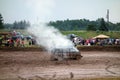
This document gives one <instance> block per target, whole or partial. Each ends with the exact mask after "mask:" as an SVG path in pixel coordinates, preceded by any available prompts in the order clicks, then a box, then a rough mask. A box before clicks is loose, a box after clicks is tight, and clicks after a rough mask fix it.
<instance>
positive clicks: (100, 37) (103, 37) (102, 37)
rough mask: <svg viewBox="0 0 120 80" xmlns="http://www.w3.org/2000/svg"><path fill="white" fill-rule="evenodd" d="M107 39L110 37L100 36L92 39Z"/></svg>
mask: <svg viewBox="0 0 120 80" xmlns="http://www.w3.org/2000/svg"><path fill="white" fill-rule="evenodd" d="M107 38H110V37H109V36H107V35H103V34H100V35H98V36H96V37H93V39H107Z"/></svg>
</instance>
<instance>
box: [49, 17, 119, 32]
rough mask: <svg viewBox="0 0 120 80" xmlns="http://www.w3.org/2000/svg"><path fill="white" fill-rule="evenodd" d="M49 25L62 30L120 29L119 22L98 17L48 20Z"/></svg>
mask: <svg viewBox="0 0 120 80" xmlns="http://www.w3.org/2000/svg"><path fill="white" fill-rule="evenodd" d="M48 25H50V26H54V27H55V28H58V29H59V30H62V31H68V30H69V31H71V30H88V31H120V23H112V22H106V21H105V20H104V18H99V19H97V20H95V21H90V20H88V19H76V20H69V19H67V20H57V21H50V22H49V23H48Z"/></svg>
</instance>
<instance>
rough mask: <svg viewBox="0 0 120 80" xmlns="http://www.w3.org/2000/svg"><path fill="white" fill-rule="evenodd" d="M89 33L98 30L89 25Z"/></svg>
mask: <svg viewBox="0 0 120 80" xmlns="http://www.w3.org/2000/svg"><path fill="white" fill-rule="evenodd" d="M87 31H96V28H95V26H94V25H88V27H87Z"/></svg>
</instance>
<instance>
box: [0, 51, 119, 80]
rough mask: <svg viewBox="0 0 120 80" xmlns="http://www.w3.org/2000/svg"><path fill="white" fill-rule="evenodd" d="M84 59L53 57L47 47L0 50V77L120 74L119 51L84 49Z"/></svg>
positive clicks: (39, 77)
mask: <svg viewBox="0 0 120 80" xmlns="http://www.w3.org/2000/svg"><path fill="white" fill-rule="evenodd" d="M81 54H82V56H83V57H82V59H81V60H66V61H51V60H50V53H48V52H46V51H4V52H2V51H0V80H1V79H5V80H17V79H21V80H22V79H34V78H38V79H42V78H45V79H58V78H59V79H60V78H73V79H81V78H99V77H100V78H103V77H119V76H120V52H107V51H106V52H105V51H104V52H102V51H89V52H88V51H82V52H81Z"/></svg>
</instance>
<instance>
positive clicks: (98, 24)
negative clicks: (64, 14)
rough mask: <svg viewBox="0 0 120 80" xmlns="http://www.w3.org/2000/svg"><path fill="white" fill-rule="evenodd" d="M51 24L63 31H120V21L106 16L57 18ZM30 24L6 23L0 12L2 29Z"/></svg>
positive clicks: (20, 27) (0, 27)
mask: <svg viewBox="0 0 120 80" xmlns="http://www.w3.org/2000/svg"><path fill="white" fill-rule="evenodd" d="M47 24H48V25H49V26H54V27H55V28H57V29H59V30H61V31H71V30H78V31H79V30H87V31H120V23H112V22H106V21H105V20H104V18H99V19H97V20H95V21H90V20H88V19H76V20H69V19H67V20H57V21H50V22H48V23H47ZM29 26H30V22H29V21H25V20H23V21H15V22H14V23H4V21H3V17H2V15H1V14H0V29H3V28H6V29H26V28H28V27H29Z"/></svg>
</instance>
